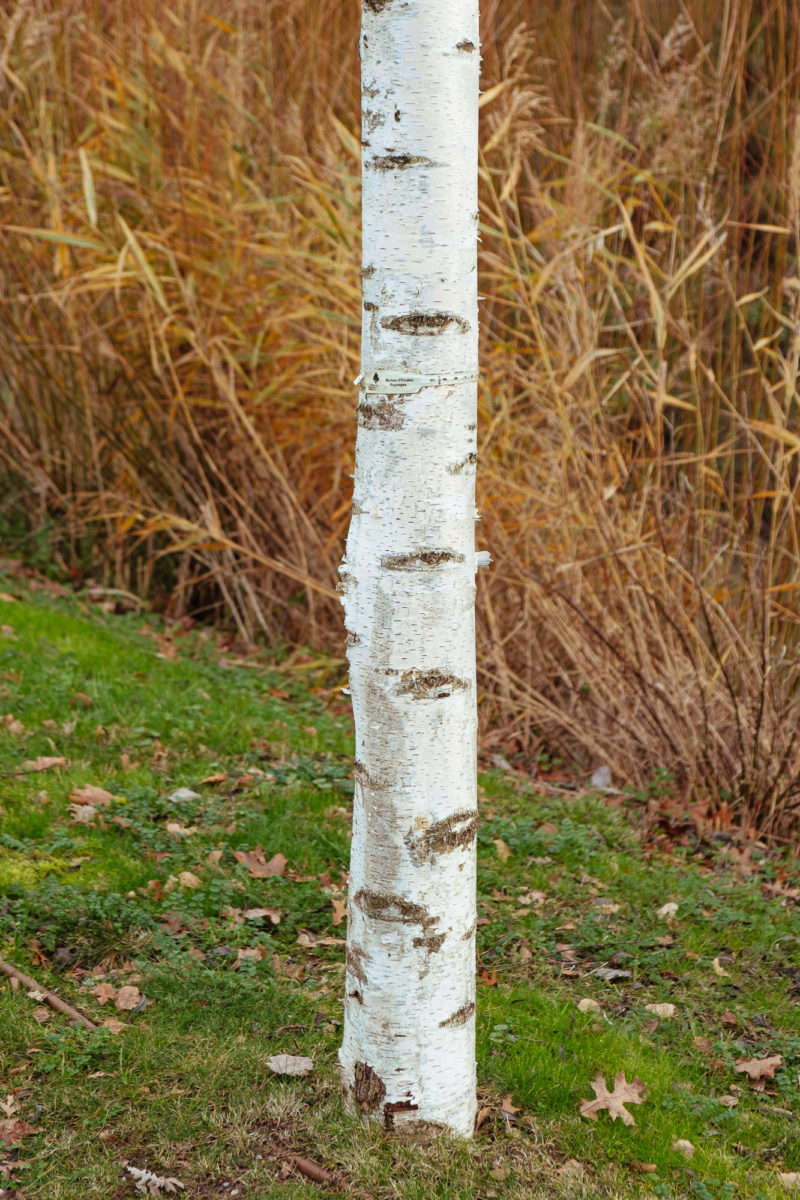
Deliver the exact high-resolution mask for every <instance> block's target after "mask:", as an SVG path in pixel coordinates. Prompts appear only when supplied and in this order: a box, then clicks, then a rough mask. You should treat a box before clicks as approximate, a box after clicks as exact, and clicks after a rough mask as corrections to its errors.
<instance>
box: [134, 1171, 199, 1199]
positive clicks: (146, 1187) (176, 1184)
mask: <svg viewBox="0 0 800 1200" xmlns="http://www.w3.org/2000/svg"><path fill="white" fill-rule="evenodd" d="M125 1170H126V1171H127V1172H128V1174H129V1175H132V1176H133V1178H134V1179H135V1180H136V1190H137V1192H149V1194H150V1195H151V1196H157V1195H158V1193H159V1192H179V1191H180V1192H182V1191H184V1190H185V1189H184V1186H183V1184H182V1183H181V1181H180V1179H174V1178H173V1177H172V1176H167V1175H156V1174H155V1172H154V1171H148V1170H146V1169H145V1170H140V1169H139V1168H138V1167H129V1166H126V1167H125Z"/></svg>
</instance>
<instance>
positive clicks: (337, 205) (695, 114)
mask: <svg viewBox="0 0 800 1200" xmlns="http://www.w3.org/2000/svg"><path fill="white" fill-rule="evenodd" d="M482 8H483V13H482V54H483V79H482V87H483V90H484V96H483V101H482V109H481V120H482V133H481V145H482V159H481V163H480V188H481V190H480V196H481V200H480V206H481V208H480V229H481V242H480V247H479V250H480V263H479V266H480V273H481V283H480V287H481V292H482V293H483V294H484V295H485V297H486V299H485V301H484V303H483V304H482V329H481V337H482V345H481V357H482V379H481V387H480V422H479V436H480V462H479V472H478V480H479V483H478V488H479V497H478V504H479V509H480V511H481V514H482V522H481V525H480V526H479V534H480V539H479V540H480V544H481V546H485V547H486V548H488V549H489V550H490V551H491V552H492V554H493V557H494V564H495V565H494V567H493V570H492V572H489V573H481V579H480V580H479V585H478V586H479V595H478V629H479V637H480V644H481V655H480V671H481V689H482V697H481V720H482V729H483V734H484V739H485V740H486V741H487V744H488V741H489V740H491V739H494V741H495V743H496V744H497V745H503V746H505V747H511V746H513V747H514V749H516V750H517V751H518V752H519V753H521V754H523V755H525V756H526V758H527V760H528V762H532V761H534V760H535V758H536V756H537V755H538V754H539V753H541V752H548V753H550V754H561V755H563V756H565V757H567V758H569V759H570V760H575V759H578V760H580V761H581V763H582V765H583V766H585V767H586V768H587V769H588V768H590V767H595V766H598V765H600V764H601V763H605V764H606V765H608V766H609V767H610V768H611V770H612V772H613V774H614V776H615V779H617V780H619V781H622V782H624V783H628V784H630V785H632V786H636V787H641V786H643V785H645V784H646V783H647V781H648V780H649V779H650V778H652V776H653V774H654V772H655V771H656V770H657V769H660V768H666V769H668V770H669V771H670V772H671V774H672V778H673V782H674V786H675V788H676V789H677V790H678V791H679V792H680V793H681V795H682V797H684V798H691V799H693V800H696V801H700V800H703V801H704V802H705V803H706V804H707V805H708V808H709V816H710V818H712V819H713V816H714V812H715V810H716V808H717V807H718V805H719V803H720V799H721V797H722V794H723V793H727V794H728V795H727V798H726V802H727V803H728V804H729V806H730V807H731V808H732V809H733V810H734V811H735V813H736V815H737V820H738V822H739V824H740V825H741V827H742V828H743V830H744V832H745V833H747V832H748V830H749V829H750V828H751V827H753V828H755V829H757V830H759V831H760V832H761V833H763V834H764V835H765V836H768V837H770V838H773V839H775V838H787V839H791V838H794V837H795V836H796V832H797V822H798V815H799V814H800V792H799V791H798V783H797V780H798V779H800V736H798V735H796V733H795V731H796V730H797V729H798V727H799V726H800V711H798V704H800V701H798V695H800V689H798V636H797V621H798V589H797V586H796V581H797V575H798V553H799V551H798V547H800V528H798V521H797V467H796V463H797V450H798V444H799V443H798V440H797V434H796V432H795V428H794V426H795V419H794V411H795V405H796V402H797V383H796V381H797V366H798V349H797V344H796V338H795V337H794V331H795V330H796V328H797V321H798V305H799V304H800V290H798V286H797V257H798V239H800V207H799V206H798V200H797V197H798V195H800V124H798V119H797V113H798V111H800V28H799V27H798V23H797V20H796V14H795V13H794V10H793V8H792V6H791V5H789V6H787V5H786V4H785V3H784V2H783V0H766V2H765V3H763V4H760V5H756V4H754V3H753V0H731V2H730V3H726V4H724V5H719V4H714V5H712V4H709V3H707V0H687V2H686V3H678V2H677V0H630V3H625V4H617V3H613V4H607V5H589V4H583V3H578V2H577V0H573V2H571V3H556V2H555V0H544V2H537V3H535V4H534V3H533V2H532V0H515V3H514V4H513V5H511V6H509V5H501V4H500V3H499V2H498V0H487V2H486V3H485V4H484V5H483V6H482ZM357 9H358V6H349V7H348V6H344V5H342V4H340V3H338V2H337V0H313V3H312V2H311V0H285V2H281V3H277V2H273V3H270V2H268V3H266V4H265V3H262V2H260V0H259V2H258V3H256V2H255V0H252V2H251V0H236V3H235V4H234V3H233V2H232V0H218V2H217V3H215V5H214V11H213V12H208V13H206V12H204V11H203V12H201V11H199V10H197V9H196V7H194V6H192V5H189V4H186V3H183V2H181V3H179V4H178V6H177V8H175V9H174V11H173V9H169V10H165V9H164V8H163V7H162V6H160V5H158V4H156V3H154V0H136V4H135V9H134V12H133V15H132V17H131V19H130V20H126V21H124V22H122V21H120V20H119V17H118V13H117V11H116V9H115V7H114V6H113V5H110V4H108V3H107V0H75V2H74V3H71V4H70V5H67V6H64V5H63V4H58V3H54V0H46V2H45V3H43V4H39V5H36V6H30V5H24V4H19V5H17V6H15V7H13V8H9V10H8V12H7V13H3V14H0V47H2V49H1V50H0V68H2V69H3V70H4V71H5V72H6V73H7V79H8V80H9V83H8V86H4V89H3V93H2V96H1V97H0V126H2V128H3V129H4V130H7V131H8V132H7V135H4V136H3V137H2V139H0V226H2V227H3V236H2V238H0V275H2V278H3V280H4V287H3V290H2V297H0V318H2V319H0V360H2V362H3V364H4V377H3V380H2V381H0V471H2V480H0V482H2V494H3V500H2V503H0V532H2V534H3V538H4V541H5V542H6V544H9V543H10V541H11V540H12V539H13V541H14V542H15V544H16V545H17V546H18V547H19V552H20V553H25V554H27V555H28V556H30V557H31V558H35V559H38V560H39V561H40V562H47V561H53V560H55V561H58V562H60V564H61V565H62V566H63V567H64V569H69V570H71V571H72V572H73V575H74V577H75V578H76V579H78V580H80V579H90V578H94V579H100V580H101V581H102V582H105V583H107V584H109V583H114V584H116V585H117V586H121V587H123V588H133V589H134V590H135V591H137V592H139V593H140V594H142V595H147V596H149V597H150V598H152V599H153V601H154V602H155V603H156V604H157V605H158V606H160V607H161V608H162V609H163V610H165V611H166V612H167V613H168V614H169V615H177V616H181V615H183V614H184V613H185V612H187V611H190V612H192V613H194V614H196V615H198V614H200V613H202V614H203V615H204V616H208V615H209V614H212V615H214V616H222V617H224V619H226V620H228V621H231V622H234V623H236V626H237V628H238V631H239V633H240V636H242V637H247V638H250V639H255V638H260V639H262V640H266V641H267V642H269V643H270V644H272V645H273V646H276V645H279V644H281V643H289V644H305V645H310V644H313V645H315V646H316V647H318V648H320V649H322V650H327V651H328V652H331V651H332V650H338V647H339V646H340V645H341V644H342V642H343V634H342V630H341V614H340V611H339V605H338V603H337V599H336V596H335V594H334V589H335V584H336V566H337V563H338V562H339V561H340V557H341V549H342V544H343V539H344V533H345V529H346V525H347V520H348V513H349V487H350V484H349V478H350V475H351V473H352V453H353V445H354V440H355V438H354V433H355V431H354V421H353V405H354V393H353V387H352V380H353V379H354V378H355V376H356V375H357V374H358V344H359V327H360V320H361V313H360V307H359V297H360V288H359V278H358V265H359V264H358V258H359V206H360V189H359V141H358V129H357V125H358V107H359V106H358V75H357V72H358V65H357V22H358V11H357ZM298 47H301V48H302V50H301V52H299V53H298ZM532 631H535V636H534V635H533V633H532Z"/></svg>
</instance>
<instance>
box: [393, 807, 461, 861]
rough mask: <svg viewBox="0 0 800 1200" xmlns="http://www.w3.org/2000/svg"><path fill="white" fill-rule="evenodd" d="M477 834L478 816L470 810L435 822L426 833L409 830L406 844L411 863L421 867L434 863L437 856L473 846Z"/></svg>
mask: <svg viewBox="0 0 800 1200" xmlns="http://www.w3.org/2000/svg"><path fill="white" fill-rule="evenodd" d="M477 833H478V814H477V812H476V811H475V810H474V809H470V810H468V811H466V812H457V813H453V814H452V816H449V817H445V819H444V820H443V821H436V822H434V824H433V825H429V826H428V828H427V829H426V830H425V831H424V833H417V834H415V833H414V830H413V829H409V831H408V833H407V834H406V839H405V842H406V846H408V852H409V854H410V855H411V861H412V862H413V863H414V864H415V865H416V866H420V865H421V864H422V863H423V862H425V860H426V859H427V860H428V861H429V862H433V860H434V859H435V857H436V855H437V854H447V853H448V851H450V850H458V849H459V848H460V847H461V846H469V845H471V844H472V842H474V840H475V838H476V836H477Z"/></svg>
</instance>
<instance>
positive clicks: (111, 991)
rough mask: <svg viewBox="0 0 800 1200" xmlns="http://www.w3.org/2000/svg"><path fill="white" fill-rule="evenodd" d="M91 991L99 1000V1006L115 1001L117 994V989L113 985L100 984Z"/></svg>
mask: <svg viewBox="0 0 800 1200" xmlns="http://www.w3.org/2000/svg"><path fill="white" fill-rule="evenodd" d="M90 991H91V994H92V995H93V996H95V997H96V998H97V1003H98V1004H108V1002H109V1000H113V999H114V998H115V997H116V994H117V989H116V988H115V987H114V985H113V984H111V983H98V984H97V985H96V986H95V987H93V988H91V989H90Z"/></svg>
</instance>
